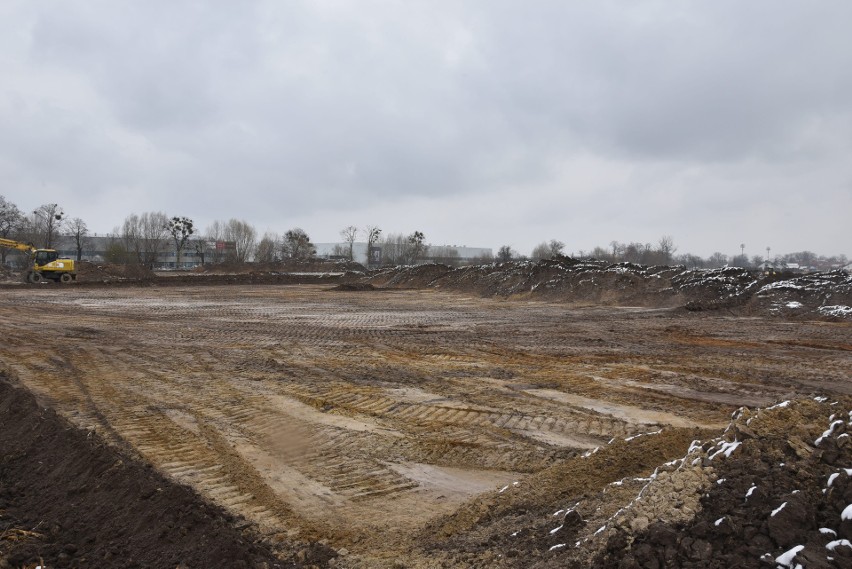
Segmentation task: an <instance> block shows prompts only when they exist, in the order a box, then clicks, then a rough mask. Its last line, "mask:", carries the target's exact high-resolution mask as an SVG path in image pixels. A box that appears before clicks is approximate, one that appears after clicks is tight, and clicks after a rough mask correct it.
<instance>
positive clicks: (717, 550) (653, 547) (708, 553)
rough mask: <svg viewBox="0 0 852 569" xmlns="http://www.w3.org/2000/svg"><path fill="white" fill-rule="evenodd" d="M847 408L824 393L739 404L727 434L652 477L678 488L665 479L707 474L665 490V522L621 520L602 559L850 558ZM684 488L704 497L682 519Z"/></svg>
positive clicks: (780, 561) (660, 562)
mask: <svg viewBox="0 0 852 569" xmlns="http://www.w3.org/2000/svg"><path fill="white" fill-rule="evenodd" d="M850 408H852V405H850V401H848V400H847V401H844V402H831V403H829V402H827V400H823V399H822V398H820V400H819V401H808V400H802V401H796V402H785V403H781V404H780V405H778V406H776V407H774V408H770V409H768V410H763V411H758V412H756V413H752V412H749V411H748V410H742V411H741V412H740V413H738V415H737V417H736V419H735V420H734V422H733V423H732V424H731V427H730V428H729V429H728V431H727V432H726V434H725V436H724V437H722V438H720V439H717V440H714V441H710V442H707V443H704V444H703V445H700V446H699V444H695V445H693V447H692V449H691V450H690V452H689V453H688V454H687V455H686V456H685V457H684V458H683V459H682V461H681V462H679V464H678V465H677V470H674V471H673V473H672V474H671V475H670V476H668V477H667V479H663V478H662V476H661V474H658V475H657V476H656V477H655V480H654V484H662V485H664V486H666V487H667V488H668V489H669V490H671V489H674V490H677V487H676V485H672V484H670V483H669V484H667V480H668V481H673V480H675V477H676V476H677V473H678V471H679V470H682V469H692V470H693V471H695V472H696V473H697V476H696V478H695V479H696V480H702V483H700V484H692V485H684V490H683V491H680V492H676V493H675V494H674V495H669V496H668V497H667V498H665V501H666V502H667V503H668V506H667V508H663V509H662V511H661V512H658V516H657V518H658V519H659V520H660V521H658V522H656V523H654V524H652V525H647V520H648V519H654V518H651V517H646V518H644V520H645V523H644V524H642V525H647V529H644V530H642V531H640V532H636V533H633V532H632V531H631V528H630V526H629V525H628V526H626V527H625V526H624V525H621V526H620V527H618V528H617V529H616V530H615V531H613V532H612V535H611V536H610V538H609V541H608V543H607V546H606V552H605V553H604V554H603V555H602V556H601V557H600V558H599V559H598V561H597V564H596V566H597V567H624V568H627V567H631V568H632V567H661V566H666V567H766V566H778V567H790V568H792V567H795V566H802V567H849V566H850V565H852V542H850V540H852V468H850V467H852V444H850V443H849V441H850V438H849V434H847V432H846V431H847V429H849V430H852V411H850ZM710 482H712V483H710ZM649 486H650V485H649ZM684 493H689V494H691V495H692V496H693V497H698V496H700V499H699V500H698V502H699V508H698V512H697V514H696V515H695V516H694V517H692V518H691V519H684V520H677V519H674V518H673V516H672V515H671V512H672V510H673V508H672V505H673V504H672V502H678V501H685V500H684ZM658 495H661V496H664V494H663V493H659V492H658ZM672 498H674V500H673V499H672ZM625 518H626V519H627V518H630V516H629V515H627V516H625ZM637 519H638V518H637V517H635V516H634V517H632V520H631V521H630V523H631V524H633V525H634V526H635V525H636V521H637ZM679 521H680V522H681V523H676V522H679Z"/></svg>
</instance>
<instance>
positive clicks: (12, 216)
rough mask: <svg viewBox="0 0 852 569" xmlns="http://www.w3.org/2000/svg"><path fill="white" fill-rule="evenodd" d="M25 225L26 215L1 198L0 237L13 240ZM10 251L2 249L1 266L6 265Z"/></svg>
mask: <svg viewBox="0 0 852 569" xmlns="http://www.w3.org/2000/svg"><path fill="white" fill-rule="evenodd" d="M23 223H24V214H23V213H21V210H19V209H18V206H16V205H15V204H13V203H12V202H10V201H7V200H6V198H5V197H3V196H0V237H2V238H4V239H12V238H13V236H15V235H16V234H17V233H18V232H19V231H20V230H21V227H22V225H23ZM8 252H9V249H7V248H6V247H0V264H3V265H5V264H6V253H8Z"/></svg>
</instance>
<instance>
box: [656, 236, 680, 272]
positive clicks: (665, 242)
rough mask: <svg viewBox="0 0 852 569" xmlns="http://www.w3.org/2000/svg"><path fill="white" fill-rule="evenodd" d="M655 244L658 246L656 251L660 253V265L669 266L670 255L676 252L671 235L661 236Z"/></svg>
mask: <svg viewBox="0 0 852 569" xmlns="http://www.w3.org/2000/svg"><path fill="white" fill-rule="evenodd" d="M657 243H658V245H659V247H658V248H657V251H659V253H660V264H661V265H670V264H671V263H672V255H674V252H675V251H677V247H675V244H674V238H672V236H671V235H663V236H662V237H660V240H659V241H658V242H657Z"/></svg>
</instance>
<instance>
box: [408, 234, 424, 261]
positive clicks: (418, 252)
mask: <svg viewBox="0 0 852 569" xmlns="http://www.w3.org/2000/svg"><path fill="white" fill-rule="evenodd" d="M424 239H426V237H425V236H424V235H423V232H422V231H415V232H414V233H412V234H411V235H409V236H408V244H409V245H410V248H409V249H410V250H409V251H408V259H406V261H407V262H408V263H409V264H412V265H413V264H414V263H416V262H417V261H418V260H419V259H420V257H421V256H423V252H424V249H425V247H426V246H425V245H424V244H423V241H424Z"/></svg>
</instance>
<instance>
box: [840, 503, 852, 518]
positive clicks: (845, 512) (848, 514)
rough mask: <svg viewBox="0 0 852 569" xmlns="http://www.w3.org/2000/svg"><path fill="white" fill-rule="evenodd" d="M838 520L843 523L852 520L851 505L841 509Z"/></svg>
mask: <svg viewBox="0 0 852 569" xmlns="http://www.w3.org/2000/svg"><path fill="white" fill-rule="evenodd" d="M840 519H841V520H843V521H846V520H852V504H849V505H848V506H846V508H844V509H843V511H842V512H841V513H840Z"/></svg>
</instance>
